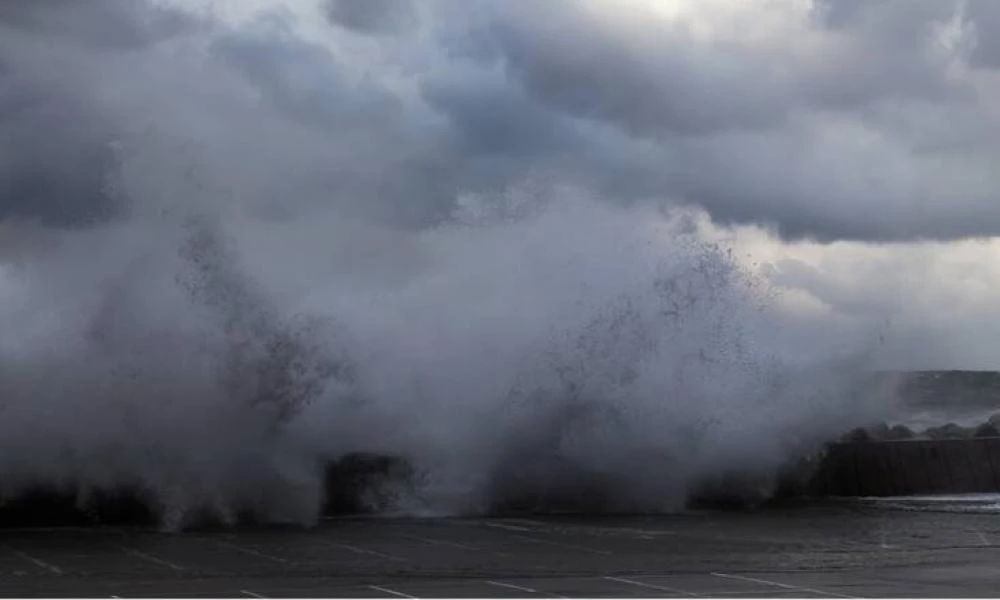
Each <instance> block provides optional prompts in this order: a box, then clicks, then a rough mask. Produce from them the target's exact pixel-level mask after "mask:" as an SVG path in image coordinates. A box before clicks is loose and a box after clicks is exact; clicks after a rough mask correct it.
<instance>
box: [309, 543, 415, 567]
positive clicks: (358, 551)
mask: <svg viewBox="0 0 1000 600" xmlns="http://www.w3.org/2000/svg"><path fill="white" fill-rule="evenodd" d="M319 541H320V543H322V544H325V545H327V546H332V547H334V548H343V549H344V550H349V551H351V552H353V553H355V554H367V555H368V556H377V557H379V558H384V559H386V560H395V561H400V562H406V559H405V558H403V557H401V556H392V555H391V554H386V553H384V552H378V551H376V550H368V549H367V548H358V547H357V546H352V545H350V544H342V543H340V542H330V541H327V540H319Z"/></svg>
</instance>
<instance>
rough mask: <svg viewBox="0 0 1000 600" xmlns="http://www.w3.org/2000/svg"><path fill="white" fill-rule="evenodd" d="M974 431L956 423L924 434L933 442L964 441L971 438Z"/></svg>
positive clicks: (932, 429)
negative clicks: (963, 439)
mask: <svg viewBox="0 0 1000 600" xmlns="http://www.w3.org/2000/svg"><path fill="white" fill-rule="evenodd" d="M971 433H972V431H971V430H969V429H967V428H965V427H962V426H961V425H958V424H956V423H947V424H945V425H941V426H940V427H931V428H929V429H928V430H927V431H925V432H924V434H925V435H926V436H927V437H929V438H931V439H932V440H947V439H962V438H967V437H970V435H971Z"/></svg>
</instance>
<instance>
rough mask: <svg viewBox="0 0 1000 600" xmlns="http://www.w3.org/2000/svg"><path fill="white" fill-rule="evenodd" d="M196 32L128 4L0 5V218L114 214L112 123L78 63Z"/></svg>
mask: <svg viewBox="0 0 1000 600" xmlns="http://www.w3.org/2000/svg"><path fill="white" fill-rule="evenodd" d="M195 25H196V21H195V20H194V19H193V18H191V17H189V16H188V15H186V14H185V13H182V12H179V11H176V10H171V9H167V8H164V7H159V6H155V7H154V6H151V5H146V4H145V3H141V2H131V1H128V0H93V1H90V0H88V1H87V2H73V1H72V0H39V1H33V2H4V3H2V4H0V219H4V218H7V217H19V218H24V219H29V220H37V221H39V222H41V223H44V224H49V225H59V226H63V225H71V226H72V225H80V224H87V223H93V222H97V221H101V220H103V219H106V218H107V217H109V216H111V215H112V214H114V213H115V212H116V210H117V209H118V208H119V205H120V198H119V197H117V195H116V192H115V191H114V189H113V183H112V181H111V180H110V177H111V174H112V172H113V170H114V167H115V164H116V156H115V151H114V142H115V139H116V132H115V126H114V116H113V115H109V114H106V113H105V112H104V111H102V109H101V107H100V106H98V105H97V104H96V103H95V102H94V101H93V97H92V95H91V93H90V92H91V91H92V90H91V89H89V88H90V82H89V81H88V75H87V73H86V67H89V66H90V65H89V64H88V61H86V60H85V59H83V57H85V56H87V55H90V54H91V53H95V52H96V53H100V52H119V51H126V50H135V49H140V48H142V47H144V46H147V45H149V44H152V43H155V42H156V41H159V40H163V39H166V38H168V37H171V36H173V35H176V34H178V33H181V32H183V31H188V30H191V29H192V28H193V27H195Z"/></svg>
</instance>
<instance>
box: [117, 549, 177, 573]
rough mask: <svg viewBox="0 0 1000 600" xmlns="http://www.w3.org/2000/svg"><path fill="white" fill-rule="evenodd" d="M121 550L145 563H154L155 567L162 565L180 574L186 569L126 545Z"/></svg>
mask: <svg viewBox="0 0 1000 600" xmlns="http://www.w3.org/2000/svg"><path fill="white" fill-rule="evenodd" d="M121 549H122V550H124V551H125V552H126V553H128V554H131V555H132V556H135V557H136V558H141V559H143V560H145V561H149V562H151V563H153V564H154V565H160V566H161V567H167V568H168V569H173V570H174V571H177V572H178V573H180V572H183V571H184V567H182V566H180V565H175V564H174V563H172V562H170V561H167V560H163V559H162V558H160V557H158V556H153V555H152V554H146V553H145V552H140V551H139V550H136V549H135V548H130V547H129V546H125V545H122V546H121Z"/></svg>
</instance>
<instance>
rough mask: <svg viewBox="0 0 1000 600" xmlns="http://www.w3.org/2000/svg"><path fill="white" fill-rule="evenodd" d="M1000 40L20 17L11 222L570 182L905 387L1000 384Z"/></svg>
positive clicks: (611, 12) (463, 2)
mask: <svg viewBox="0 0 1000 600" xmlns="http://www.w3.org/2000/svg"><path fill="white" fill-rule="evenodd" d="M996 40H1000V3H996V2H994V1H993V0H968V1H959V0H905V1H903V0H898V1H893V0H886V1H881V2H870V1H858V0H812V1H810V0H761V1H759V2H737V1H733V0H690V1H683V0H676V1H674V0H660V1H656V0H604V1H597V0H594V1H586V0H580V1H575V2H571V1H568V0H545V1H537V2H529V1H524V2H520V1H504V0H497V1H489V0H426V1H420V2H417V1H411V0H324V1H311V0H286V1H284V2H282V1H279V0H253V1H252V2H251V1H246V0H172V1H170V2H166V1H164V2H152V1H149V2H146V1H139V0H86V1H85V2H83V1H71V0H36V1H33V2H4V3H2V4H0V182H2V184H0V218H5V219H11V222H12V223H13V222H16V223H24V222H25V221H32V222H35V224H36V225H35V226H37V225H38V224H41V226H42V228H43V229H44V228H50V229H79V228H86V227H92V226H95V224H100V223H104V222H108V221H110V220H114V219H116V218H121V217H122V216H123V215H125V214H129V215H132V214H136V213H143V212H144V211H145V212H157V211H162V210H164V209H165V207H169V206H172V205H175V204H177V203H185V202H187V203H198V202H204V201H205V198H207V197H209V196H210V197H212V198H213V200H212V202H218V203H227V206H229V205H232V206H237V207H238V208H239V210H243V211H246V212H248V213H251V214H255V215H259V216H261V218H282V216H287V215H289V214H295V215H305V214H309V213H310V211H325V210H329V209H330V208H331V207H333V208H335V209H336V210H338V211H341V212H342V213H344V214H347V215H352V216H354V217H356V218H360V219H366V220H369V221H372V222H375V223H379V224H381V225H384V226H388V227H392V228H397V229H400V230H404V231H419V230H423V229H426V228H430V227H434V226H436V225H438V224H440V223H442V222H445V221H448V220H449V219H452V218H453V217H454V215H455V214H456V211H457V210H459V209H460V208H461V207H462V206H463V202H464V201H466V200H467V199H468V198H470V197H474V198H478V199H480V200H481V201H484V202H486V203H490V202H499V201H500V199H502V198H504V197H505V194H507V193H508V192H509V190H510V189H512V188H517V189H523V188H524V187H525V186H527V187H529V188H531V189H533V190H542V191H541V192H539V193H542V194H544V190H546V189H549V188H550V187H553V186H563V187H566V186H569V187H576V188H579V189H582V190H586V191H587V193H588V194H590V195H592V196H595V197H599V198H601V199H602V201H605V202H608V203H612V204H617V205H630V204H635V203H640V202H656V203H659V204H661V205H662V206H664V207H669V206H684V207H692V208H694V209H697V210H699V211H703V212H704V214H705V215H706V218H707V219H710V221H711V224H706V225H705V226H706V227H707V228H708V229H711V230H712V231H713V232H714V233H713V235H719V236H728V237H730V238H733V239H734V240H735V242H734V243H735V244H736V245H737V246H738V247H739V249H740V256H741V257H743V258H742V259H744V260H746V261H747V264H750V265H752V266H753V268H755V269H758V270H759V271H760V272H761V273H764V274H766V275H767V276H768V277H770V278H772V280H773V281H774V282H776V283H777V284H778V285H779V286H782V287H783V288H785V289H786V290H787V291H788V294H787V298H786V301H787V302H789V303H791V304H794V306H795V307H796V310H799V311H801V312H802V314H804V315H809V316H810V317H814V318H816V319H817V320H822V321H823V322H829V321H830V320H833V321H834V322H843V323H844V326H845V329H851V328H854V329H857V330H865V329H868V328H871V327H873V326H876V325H877V326H879V327H885V328H886V331H887V332H888V333H887V335H886V342H885V343H886V345H887V350H886V357H887V358H886V360H887V362H888V363H890V364H893V365H899V366H911V367H918V368H919V367H967V368H994V367H1000V352H998V351H1000V344H998V343H997V342H996V340H998V339H1000V319H997V318H996V316H997V309H996V308H995V307H997V306H1000V303H998V301H1000V266H997V265H998V262H997V260H996V259H997V258H1000V244H998V243H997V242H995V241H994V236H996V235H997V234H998V233H1000V201H998V198H996V192H997V190H1000V169H998V168H997V167H996V165H997V164H1000V135H998V133H1000V129H998V125H1000V102H998V100H1000V76H998V75H1000V71H998V69H1000V43H998V42H997V41H996ZM151 163H155V164H157V165H167V166H163V167H160V168H158V169H156V170H155V172H156V174H157V175H156V176H155V177H154V176H152V175H151V174H150V173H151V171H150V170H149V169H147V168H145V165H148V164H151ZM168 167H169V168H168ZM181 175H183V176H181ZM194 181H196V182H197V184H194V183H192V182H194ZM137 188H142V189H144V190H147V191H148V190H151V189H156V190H158V192H157V193H158V194H159V195H158V196H157V198H160V200H150V199H147V200H143V201H135V200H134V199H133V200H128V198H133V197H134V194H132V193H131V192H133V191H134V190H135V189H137ZM193 190H194V191H193ZM152 196H156V194H148V193H147V194H145V196H143V197H144V198H151V197H152ZM165 197H169V198H170V200H169V201H163V200H162V198H165ZM482 199H485V200H482ZM19 227H26V226H25V225H17V226H10V225H8V226H7V227H6V228H5V229H4V230H3V234H2V235H4V236H6V238H5V240H4V243H3V244H0V247H5V246H7V245H9V244H10V241H9V240H10V238H11V236H14V235H16V234H15V233H12V232H16V231H17V230H18V228H19Z"/></svg>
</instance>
